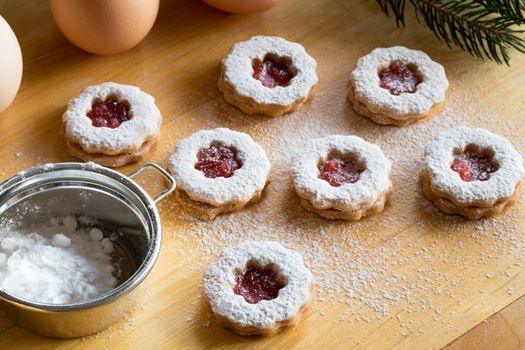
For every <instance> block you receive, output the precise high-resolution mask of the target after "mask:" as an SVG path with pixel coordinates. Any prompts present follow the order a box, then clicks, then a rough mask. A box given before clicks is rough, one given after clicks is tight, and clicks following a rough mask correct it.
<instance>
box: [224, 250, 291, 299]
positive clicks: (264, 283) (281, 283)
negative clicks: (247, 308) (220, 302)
mask: <svg viewBox="0 0 525 350" xmlns="http://www.w3.org/2000/svg"><path fill="white" fill-rule="evenodd" d="M287 284H288V282H287V281H286V279H285V278H284V277H283V276H282V275H281V273H280V272H279V270H278V269H277V267H276V266H275V265H274V264H268V265H265V266H262V265H261V264H259V263H258V262H257V261H253V260H252V261H249V262H248V263H247V264H246V267H245V268H244V269H243V270H242V271H240V269H239V270H237V271H236V272H235V285H234V286H233V292H234V293H235V294H237V295H240V296H242V297H243V298H244V300H246V302H247V303H249V304H257V303H258V302H260V301H261V300H273V299H275V298H277V297H278V296H279V291H280V290H281V289H282V288H284V287H285V286H286V285H287Z"/></svg>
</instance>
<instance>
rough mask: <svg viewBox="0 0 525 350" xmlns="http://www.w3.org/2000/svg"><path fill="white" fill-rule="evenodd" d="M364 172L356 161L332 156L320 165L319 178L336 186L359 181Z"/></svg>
mask: <svg viewBox="0 0 525 350" xmlns="http://www.w3.org/2000/svg"><path fill="white" fill-rule="evenodd" d="M362 172H363V170H361V169H359V168H358V167H357V164H356V163H355V161H353V160H343V159H341V158H339V157H330V158H328V159H327V160H326V161H325V162H324V163H322V164H321V165H319V178H320V179H323V180H325V181H327V182H328V183H329V184H330V185H332V186H334V187H340V186H342V185H344V184H353V183H355V182H357V181H358V180H359V176H360V175H361V173H362Z"/></svg>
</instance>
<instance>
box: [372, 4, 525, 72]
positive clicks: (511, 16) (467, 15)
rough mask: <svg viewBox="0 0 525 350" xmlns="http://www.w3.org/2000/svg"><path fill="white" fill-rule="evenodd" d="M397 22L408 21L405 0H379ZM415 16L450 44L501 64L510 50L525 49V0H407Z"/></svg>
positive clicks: (507, 60)
mask: <svg viewBox="0 0 525 350" xmlns="http://www.w3.org/2000/svg"><path fill="white" fill-rule="evenodd" d="M376 1H377V2H378V4H379V6H380V7H381V10H382V11H383V12H385V14H386V15H387V16H388V15H389V12H390V10H391V11H392V13H393V14H394V16H395V18H396V23H397V26H398V27H399V26H401V25H403V26H404V25H405V7H406V0H376ZM408 1H409V2H410V4H411V5H412V6H413V7H414V9H415V11H416V18H417V20H418V21H421V18H422V19H423V20H424V21H425V23H426V24H427V26H428V27H429V28H430V29H431V30H432V31H433V32H434V34H435V35H436V36H437V38H438V39H440V40H443V41H445V43H446V44H447V45H448V47H452V45H455V46H457V47H459V48H461V49H462V50H465V51H467V52H469V53H470V54H471V55H473V56H476V57H479V58H488V59H491V60H494V61H496V62H497V63H498V64H501V63H503V62H505V63H506V64H507V65H508V64H509V61H510V56H509V50H510V49H515V50H517V51H519V52H522V53H525V41H524V39H523V37H522V35H521V34H522V33H523V30H519V26H521V25H524V24H525V18H524V14H523V12H524V11H525V0H408Z"/></svg>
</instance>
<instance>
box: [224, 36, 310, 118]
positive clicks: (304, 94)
mask: <svg viewBox="0 0 525 350" xmlns="http://www.w3.org/2000/svg"><path fill="white" fill-rule="evenodd" d="M316 67H317V63H316V61H315V60H314V59H313V58H312V57H311V56H310V55H308V54H307V53H306V51H305V49H304V47H302V46H301V45H299V44H297V43H293V42H289V41H286V40H284V39H282V38H279V37H270V36H254V37H252V38H251V39H250V40H248V41H243V42H240V43H237V44H235V45H234V46H233V47H232V49H231V51H230V53H229V54H228V55H227V56H226V57H225V58H224V59H223V60H222V68H221V75H220V77H219V89H220V90H221V91H222V92H223V93H224V99H225V100H226V101H227V102H229V103H231V104H232V105H234V106H236V107H238V108H239V109H240V110H242V111H243V112H245V113H248V114H254V113H262V114H266V115H269V116H272V117H275V116H279V115H282V114H284V113H287V112H291V111H294V110H296V109H298V108H299V107H301V106H302V105H303V104H304V103H305V102H306V100H307V99H308V97H309V96H310V94H311V92H312V89H313V87H314V85H315V84H317V73H316Z"/></svg>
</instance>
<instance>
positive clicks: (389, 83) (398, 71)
mask: <svg viewBox="0 0 525 350" xmlns="http://www.w3.org/2000/svg"><path fill="white" fill-rule="evenodd" d="M447 88H448V80H447V77H446V75H445V69H444V68H443V66H441V65H440V64H439V63H436V62H434V61H432V59H430V57H428V55H427V54H426V53H424V52H422V51H417V50H411V49H407V48H406V47H402V46H394V47H390V48H378V49H375V50H373V51H372V52H370V53H369V54H368V55H366V56H364V57H361V58H360V59H359V60H358V61H357V66H356V68H355V69H354V71H353V72H352V74H351V77H350V84H349V88H348V99H349V100H350V102H351V103H352V106H353V108H354V110H355V111H356V112H357V113H359V114H361V115H362V116H365V117H367V118H370V119H371V120H372V121H374V122H376V123H378V124H391V125H396V126H406V125H410V124H413V123H416V122H420V121H424V120H427V119H429V118H430V117H432V116H434V115H436V114H437V113H439V112H440V111H441V109H442V105H443V102H444V101H445V92H446V90H447Z"/></svg>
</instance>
